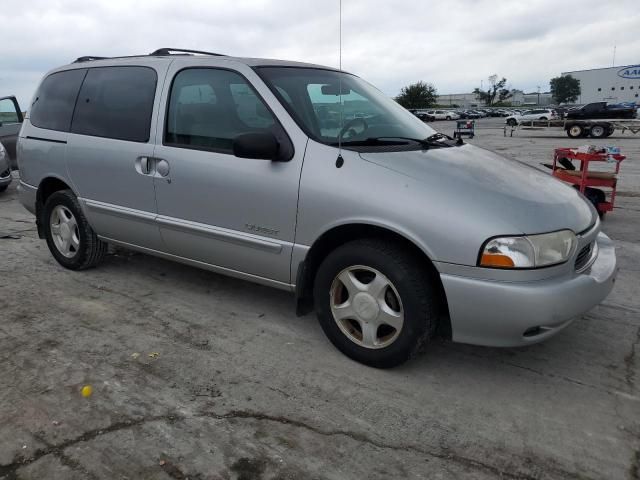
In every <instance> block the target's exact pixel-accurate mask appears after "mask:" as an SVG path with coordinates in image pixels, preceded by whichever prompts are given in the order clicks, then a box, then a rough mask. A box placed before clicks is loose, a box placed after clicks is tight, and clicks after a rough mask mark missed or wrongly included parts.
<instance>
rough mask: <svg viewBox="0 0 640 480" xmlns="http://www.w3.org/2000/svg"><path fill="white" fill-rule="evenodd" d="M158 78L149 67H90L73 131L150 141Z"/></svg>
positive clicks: (79, 98) (106, 136)
mask: <svg viewBox="0 0 640 480" xmlns="http://www.w3.org/2000/svg"><path fill="white" fill-rule="evenodd" d="M157 81H158V76H157V74H156V71H155V70H154V69H152V68H149V67H135V66H132V67H129V66H124V67H98V68H91V69H89V71H88V72H87V76H86V78H85V80H84V83H83V84H82V88H81V89H80V93H79V95H78V102H77V106H76V111H75V114H74V115H73V122H72V124H71V132H73V133H78V134H81V135H91V136H95V137H105V138H113V139H118V140H128V141H132V142H148V141H149V132H150V129H151V114H152V111H153V102H154V99H155V94H156V85H157Z"/></svg>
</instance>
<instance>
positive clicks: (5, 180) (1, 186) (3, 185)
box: [0, 143, 11, 193]
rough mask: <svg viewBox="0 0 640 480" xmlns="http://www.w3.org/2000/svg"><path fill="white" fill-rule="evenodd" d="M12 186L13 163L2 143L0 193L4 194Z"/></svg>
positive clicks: (0, 145)
mask: <svg viewBox="0 0 640 480" xmlns="http://www.w3.org/2000/svg"><path fill="white" fill-rule="evenodd" d="M10 184H11V162H10V161H9V153H8V152H7V150H6V149H5V148H4V146H3V145H2V143H0V193H1V192H4V191H5V190H6V189H7V187H8V186H9V185H10Z"/></svg>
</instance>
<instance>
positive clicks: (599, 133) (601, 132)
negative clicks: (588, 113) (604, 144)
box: [589, 125, 607, 138]
mask: <svg viewBox="0 0 640 480" xmlns="http://www.w3.org/2000/svg"><path fill="white" fill-rule="evenodd" d="M589 135H591V138H604V137H606V136H607V129H606V128H605V126H604V125H593V126H592V127H591V130H590V131H589Z"/></svg>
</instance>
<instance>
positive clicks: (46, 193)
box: [36, 175, 75, 238]
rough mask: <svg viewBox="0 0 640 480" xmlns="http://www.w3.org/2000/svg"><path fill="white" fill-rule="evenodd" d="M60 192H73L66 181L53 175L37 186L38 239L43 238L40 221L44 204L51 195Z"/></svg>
mask: <svg viewBox="0 0 640 480" xmlns="http://www.w3.org/2000/svg"><path fill="white" fill-rule="evenodd" d="M60 190H71V191H73V189H72V188H71V186H70V185H69V183H68V182H67V181H65V180H63V179H62V178H60V177H57V176H55V175H50V176H47V177H45V178H44V179H42V181H41V182H40V184H39V185H38V190H37V192H36V225H37V227H38V236H39V237H40V238H44V230H43V229H42V219H41V216H42V210H43V208H44V204H45V202H46V201H47V199H48V198H49V197H50V196H51V195H52V194H54V193H55V192H59V191H60ZM74 193H75V192H74Z"/></svg>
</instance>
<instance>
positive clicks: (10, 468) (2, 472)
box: [0, 415, 177, 480]
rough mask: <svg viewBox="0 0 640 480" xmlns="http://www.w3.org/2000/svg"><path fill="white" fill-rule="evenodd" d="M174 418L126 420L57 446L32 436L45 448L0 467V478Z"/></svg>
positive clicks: (11, 479)
mask: <svg viewBox="0 0 640 480" xmlns="http://www.w3.org/2000/svg"><path fill="white" fill-rule="evenodd" d="M176 418H177V417H176V416H174V415H161V416H154V417H146V418H141V419H126V420H122V421H119V422H115V423H112V424H111V425H109V426H107V427H104V428H97V429H95V430H89V431H87V432H84V433H83V434H82V435H80V436H78V437H75V438H71V439H68V440H65V441H64V442H61V443H58V444H50V443H48V442H46V441H44V440H43V439H42V438H40V437H37V436H35V435H34V437H35V438H37V439H38V440H40V441H41V442H43V443H44V444H45V448H40V449H38V450H36V451H35V452H34V453H33V455H32V456H30V457H28V458H24V457H17V458H16V459H14V460H13V461H12V462H11V463H9V464H6V465H0V478H1V479H4V480H15V479H16V478H17V476H16V474H17V470H18V469H19V468H22V467H26V466H27V465H31V464H32V463H34V462H37V461H38V460H40V459H41V458H42V457H45V456H47V455H54V456H56V457H58V458H61V459H64V458H68V457H66V455H64V450H66V449H67V448H69V447H73V446H74V445H77V444H78V443H82V442H87V441H90V440H94V439H95V438H97V437H99V436H100V435H104V434H107V433H112V432H117V431H119V430H124V429H129V428H133V427H137V426H140V425H142V424H144V423H149V422H154V421H159V420H165V421H167V422H169V423H172V422H173V421H174V420H175V419H176ZM69 460H71V463H73V464H78V462H76V461H74V460H72V459H69ZM61 461H62V462H63V463H64V460H61ZM78 465H79V464H78ZM69 466H70V465H69Z"/></svg>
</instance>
